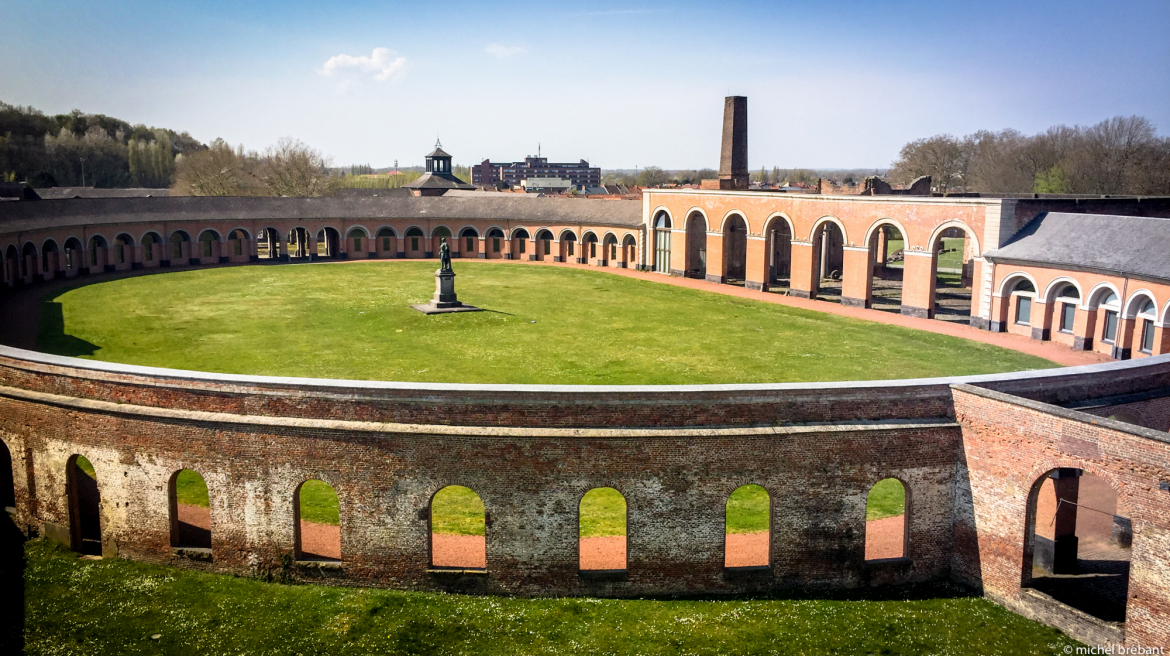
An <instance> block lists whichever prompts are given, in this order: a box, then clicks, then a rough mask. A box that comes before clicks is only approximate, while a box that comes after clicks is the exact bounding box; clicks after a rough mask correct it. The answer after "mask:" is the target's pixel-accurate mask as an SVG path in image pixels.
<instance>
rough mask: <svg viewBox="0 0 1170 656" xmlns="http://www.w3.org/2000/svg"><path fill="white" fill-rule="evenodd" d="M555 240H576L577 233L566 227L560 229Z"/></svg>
mask: <svg viewBox="0 0 1170 656" xmlns="http://www.w3.org/2000/svg"><path fill="white" fill-rule="evenodd" d="M557 241H577V233H575V232H573V231H572V230H570V229H568V228H565V229H564V230H561V236H560V237H559V238H558V239H557Z"/></svg>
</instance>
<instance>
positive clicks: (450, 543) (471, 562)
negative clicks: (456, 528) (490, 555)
mask: <svg viewBox="0 0 1170 656" xmlns="http://www.w3.org/2000/svg"><path fill="white" fill-rule="evenodd" d="M431 564H432V565H434V566H435V567H468V568H471V567H481V568H482V567H487V541H486V539H485V538H484V536H482V535H447V534H444V533H432V534H431Z"/></svg>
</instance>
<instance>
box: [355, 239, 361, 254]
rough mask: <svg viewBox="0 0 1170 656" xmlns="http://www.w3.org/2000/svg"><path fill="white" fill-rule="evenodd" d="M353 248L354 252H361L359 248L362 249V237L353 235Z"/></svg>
mask: <svg viewBox="0 0 1170 656" xmlns="http://www.w3.org/2000/svg"><path fill="white" fill-rule="evenodd" d="M353 250H354V252H355V253H360V252H361V250H362V238H361V237H354V238H353Z"/></svg>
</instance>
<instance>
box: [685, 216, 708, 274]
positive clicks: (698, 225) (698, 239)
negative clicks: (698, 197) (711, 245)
mask: <svg viewBox="0 0 1170 656" xmlns="http://www.w3.org/2000/svg"><path fill="white" fill-rule="evenodd" d="M686 276H687V277H688V278H698V279H699V280H706V278H707V219H706V218H704V217H703V215H702V214H700V213H699V212H691V214H690V216H688V217H687V270H686Z"/></svg>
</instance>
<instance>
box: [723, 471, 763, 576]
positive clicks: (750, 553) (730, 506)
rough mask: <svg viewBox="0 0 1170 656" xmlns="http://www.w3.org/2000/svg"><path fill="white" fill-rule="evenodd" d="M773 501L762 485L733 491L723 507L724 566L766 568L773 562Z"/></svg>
mask: <svg viewBox="0 0 1170 656" xmlns="http://www.w3.org/2000/svg"><path fill="white" fill-rule="evenodd" d="M771 544H772V498H771V496H770V495H769V494H768V491H767V490H766V489H764V487H763V486H762V485H756V484H749V485H741V486H739V487H737V488H735V490H734V491H732V493H731V494H729V495H727V503H726V504H725V507H724V548H723V566H724V567H727V568H736V567H767V566H768V565H770V564H771V563H772V559H771V551H772V550H771V548H770V545H771Z"/></svg>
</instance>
